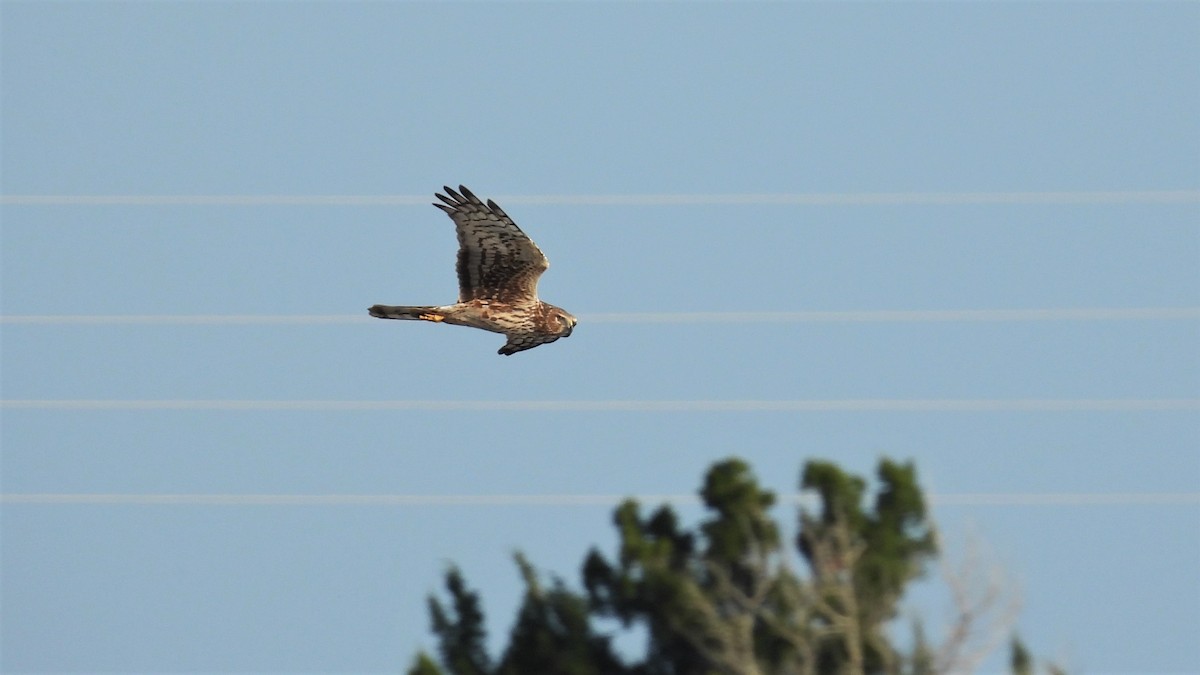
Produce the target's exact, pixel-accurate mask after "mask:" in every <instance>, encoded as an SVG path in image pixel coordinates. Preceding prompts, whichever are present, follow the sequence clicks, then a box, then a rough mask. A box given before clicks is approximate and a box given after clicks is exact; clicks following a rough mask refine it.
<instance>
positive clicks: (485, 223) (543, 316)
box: [367, 185, 578, 356]
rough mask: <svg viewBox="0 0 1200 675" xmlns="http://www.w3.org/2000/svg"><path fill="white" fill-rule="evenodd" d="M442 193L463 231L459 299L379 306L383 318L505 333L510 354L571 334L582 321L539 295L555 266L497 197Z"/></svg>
mask: <svg viewBox="0 0 1200 675" xmlns="http://www.w3.org/2000/svg"><path fill="white" fill-rule="evenodd" d="M445 190H446V194H438V195H437V198H438V199H440V200H441V201H442V203H441V204H437V203H435V204H434V206H436V207H438V208H439V209H441V210H443V211H445V212H446V214H447V215H449V216H450V219H451V220H453V221H454V226H455V230H456V231H457V232H458V267H457V270H458V302H456V303H454V304H453V305H373V306H371V307H370V308H368V309H367V311H368V312H369V313H370V314H371V316H374V317H377V318H380V319H404V320H409V321H432V322H434V323H448V324H451V325H455V326H470V327H472V328H480V329H483V330H486V331H491V332H493V333H503V334H504V336H505V337H506V338H508V341H507V342H505V343H504V346H503V347H501V348H500V352H499V353H500V354H503V355H505V356H507V355H511V354H515V353H517V352H521V351H525V350H527V349H533V348H534V347H537V346H538V345H544V344H548V343H551V342H554V341H555V340H557V339H559V338H564V337H570V335H571V331H572V330H573V329H574V328H575V324H576V323H578V321H577V320H576V319H575V317H574V316H571V313H570V312H568V311H566V310H565V309H563V308H561V307H555V306H554V305H551V304H549V303H546V302H542V301H541V300H539V299H538V296H537V284H538V279H539V278H540V277H541V276H542V272H545V271H546V269H547V268H548V267H550V263H549V261H547V260H546V256H545V255H542V252H541V250H540V249H538V247H537V244H534V243H533V241H532V240H530V239H529V237H527V236H525V233H524V232H522V231H521V228H519V227H517V224H516V223H514V222H513V220H512V218H509V217H508V214H506V213H505V212H504V210H503V209H501V208H500V207H499V206H497V205H496V202H493V201H492V200H490V199H489V200H488V201H487V203H486V204H485V203H484V202H482V201H480V199H479V198H478V197H476V196H475V195H474V194H472V193H471V191H470V190H468V189H467V188H466V187H464V186H462V185H460V186H458V191H455V190H454V189H453V188H450V187H447V188H445Z"/></svg>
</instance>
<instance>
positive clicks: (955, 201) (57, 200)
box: [0, 190, 1200, 206]
mask: <svg viewBox="0 0 1200 675" xmlns="http://www.w3.org/2000/svg"><path fill="white" fill-rule="evenodd" d="M430 199H431V196H430V195H0V205H13V206H415V205H427V204H429V203H430ZM494 199H495V200H496V201H498V202H501V203H503V204H505V205H517V204H524V205H549V206H719V205H729V206H741V205H792V206H874V205H972V204H1192V203H1200V190H1108V191H1059V192H861V193H841V192H829V193H803V192H800V193H774V194H744V193H715V194H647V195H498V196H495V197H494Z"/></svg>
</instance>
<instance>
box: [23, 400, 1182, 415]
mask: <svg viewBox="0 0 1200 675" xmlns="http://www.w3.org/2000/svg"><path fill="white" fill-rule="evenodd" d="M0 408H5V409H9V410H111V411H115V410H137V411H154V410H206V411H251V410H253V411H288V410H300V411H326V412H339V411H381V410H422V411H430V412H456V411H474V412H486V411H506V412H543V413H549V412H648V413H672V412H677V413H733V412H791V413H800V412H935V413H942V412H1170V411H1200V398H1158V399H1144V398H1131V399H1037V398H1027V399H805V400H676V401H652V400H596V401H534V400H518V401H445V400H391V401H369V400H336V401H335V400H324V401H322V400H238V399H202V400H200V399H198V400H186V399H143V400H133V399H6V400H0Z"/></svg>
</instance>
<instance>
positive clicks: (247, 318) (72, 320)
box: [0, 307, 1200, 325]
mask: <svg viewBox="0 0 1200 675" xmlns="http://www.w3.org/2000/svg"><path fill="white" fill-rule="evenodd" d="M1196 319H1200V307H1129V308H1083V309H941V310H938V309H935V310H839V311H810V312H610V313H604V312H598V313H591V314H588V313H585V314H582V315H581V316H580V320H581V321H583V322H586V323H625V324H639V323H948V322H1023V321H1171V320H1196ZM374 321H375V320H374V319H372V318H371V317H368V316H366V315H365V314H294V315H270V314H109V315H105V314H6V315H2V316H0V323H5V324H39V325H55V324H58V325H72V324H74V325H137V324H146V325H155V324H158V325H195V324H210V325H252V324H268V325H270V324H346V323H373V322H374Z"/></svg>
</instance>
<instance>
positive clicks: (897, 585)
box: [408, 459, 1028, 675]
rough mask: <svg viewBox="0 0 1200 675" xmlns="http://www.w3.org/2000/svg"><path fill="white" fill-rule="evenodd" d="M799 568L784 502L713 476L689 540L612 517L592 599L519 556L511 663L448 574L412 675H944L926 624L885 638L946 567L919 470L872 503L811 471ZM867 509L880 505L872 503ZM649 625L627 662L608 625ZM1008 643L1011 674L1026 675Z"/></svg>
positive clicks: (472, 599)
mask: <svg viewBox="0 0 1200 675" xmlns="http://www.w3.org/2000/svg"><path fill="white" fill-rule="evenodd" d="M800 487H801V489H803V490H805V491H808V492H810V493H815V495H816V497H817V503H818V507H817V508H816V509H809V508H803V507H802V508H801V509H800V513H799V534H798V535H797V538H796V540H795V544H796V547H797V549H798V551H799V553H800V561H801V562H802V563H803V565H804V568H805V569H804V571H803V572H800V571H797V570H795V569H793V567H792V564H791V562H790V561H791V560H794V558H791V559H789V557H788V555H787V554H788V551H786V550H785V547H784V543H783V539H782V537H781V534H780V529H779V525H778V523H777V522H776V520H775V519H774V518H773V517H772V516H771V514H770V510H771V508H772V507H773V506H774V505H775V501H776V500H775V495H774V494H772V493H771V492H770V491H767V490H764V489H762V488H761V487H760V486H759V484H758V482H757V480H756V479H755V477H754V475H753V474H752V472H751V470H750V467H749V466H748V465H747V464H746V463H745V462H743V461H741V460H738V459H729V460H726V461H722V462H719V463H717V464H715V465H714V466H713V467H712V468H711V469H710V470H709V471H708V473H707V474H706V476H705V479H704V483H703V486H702V487H701V490H700V497H701V498H702V500H703V502H704V505H705V506H706V507H707V512H708V515H707V517H706V518H705V519H704V520H702V521H701V522H700V523H699V524H698V525H697V526H696V527H695V528H687V527H684V526H683V525H681V523H680V521H679V518H678V517H677V516H676V514H675V512H674V511H673V510H672V509H671V507H670V506H667V505H664V506H660V507H658V508H656V509H654V510H653V511H650V512H649V513H643V511H642V509H641V506H640V505H639V504H638V503H637V502H636V501H634V500H627V501H625V502H624V503H622V504H621V505H620V506H618V507H617V509H616V510H615V512H614V514H613V523H614V525H615V526H616V529H617V533H618V535H619V544H618V547H617V550H616V552H615V554H614V555H613V556H612V557H611V558H610V557H608V556H606V555H605V554H604V553H602V552H601V551H599V550H596V549H593V550H592V551H590V552H589V553H588V554H587V556H586V558H585V560H584V563H583V569H582V577H583V579H582V581H583V592H582V593H578V592H574V591H572V590H570V589H569V588H568V587H567V586H566V584H565V583H564V582H563V581H562V580H561V579H558V578H551V579H550V581H549V583H544V582H543V580H542V579H541V578H540V577H539V575H538V573H537V571H536V570H535V569H534V567H533V566H532V565H531V564H530V563H529V562H528V561H527V560H526V559H525V558H524V557H523V556H521V555H520V554H518V555H517V557H516V563H517V567H518V569H519V571H520V574H521V577H522V579H523V580H524V583H525V596H524V599H523V601H522V604H521V607H520V609H519V611H518V614H517V617H516V621H515V623H514V625H513V628H512V630H511V632H510V635H509V640H508V644H507V646H506V647H505V649H504V650H503V654H502V655H501V657H500V658H499V660H498V661H497V662H495V663H493V662H492V659H491V658H490V657H489V656H488V654H487V652H486V649H485V647H484V638H485V634H484V628H483V612H482V610H481V608H480V605H479V597H478V595H477V594H476V593H474V592H472V591H470V590H468V589H467V587H466V584H465V582H464V581H463V579H462V576H461V574H460V573H459V572H458V570H457V569H454V568H452V569H450V570H449V571H448V572H447V574H446V590H447V592H448V593H449V596H450V602H449V605H450V607H449V608H447V607H445V606H443V605H442V603H441V602H440V601H439V600H437V599H436V598H430V601H429V609H430V616H431V620H432V624H433V631H434V633H435V634H436V636H437V638H438V644H439V650H438V653H439V656H440V657H441V663H440V665H439V664H437V663H434V662H433V661H432V660H431V659H430V658H429V657H428V656H426V655H423V654H422V655H420V656H418V658H417V659H416V660H415V661H414V663H413V665H412V667H411V668H410V669H409V671H408V673H409V675H445V674H446V673H448V674H449V675H525V674H530V673H537V674H545V675H558V674H561V675H826V674H830V675H834V674H837V675H935V674H936V673H937V672H938V671H937V667H936V665H935V664H936V662H937V661H936V658H935V651H936V650H935V649H934V647H933V646H932V645H931V644H930V643H929V642H928V641H927V639H926V637H925V633H924V629H923V627H922V626H921V624H920V623H919V622H917V623H916V624H915V625H914V627H913V630H914V640H913V645H912V646H911V647H910V648H908V649H907V650H901V649H900V648H899V647H897V646H896V645H895V644H893V642H892V640H891V639H890V638H889V635H888V632H887V627H888V625H889V623H891V622H893V620H894V619H895V617H896V616H897V614H898V611H899V607H900V603H901V601H902V599H903V595H904V590H905V588H906V586H907V585H908V584H909V583H910V582H911V581H913V580H914V579H916V578H918V577H920V576H921V575H922V574H923V573H924V571H925V568H926V566H927V564H928V563H929V562H930V561H931V560H933V559H934V558H935V557H936V555H937V544H936V541H937V540H936V537H935V532H934V529H933V525H932V523H930V522H929V520H928V518H927V512H926V508H925V502H924V497H923V494H922V492H921V489H920V487H919V485H918V483H917V475H916V470H915V468H914V467H913V465H912V464H911V463H907V464H903V463H896V462H892V461H890V460H887V459H884V460H882V461H881V462H880V464H879V467H878V472H877V484H876V489H875V491H874V494H873V495H868V486H867V483H866V481H864V480H863V479H862V478H860V477H857V476H853V475H850V474H847V473H845V472H843V471H842V470H841V469H839V468H838V467H837V466H835V465H834V464H832V463H829V462H818V461H813V462H809V463H808V464H806V465H805V467H804V470H803V472H802V475H801V480H800ZM869 497H870V500H869V503H868V498H869ZM601 619H608V620H610V621H609V623H610V624H611V623H612V620H616V622H618V623H619V624H620V625H622V626H624V627H626V628H629V627H633V626H639V627H641V628H643V629H644V630H645V631H646V633H647V635H648V639H647V646H646V651H645V653H644V654H641V655H639V656H638V658H636V659H633V660H622V658H621V657H620V656H618V655H617V654H616V652H615V650H614V649H613V647H612V645H611V642H610V641H611V637H612V636H610V635H606V634H604V633H602V632H601V631H600V630H599V629H597V627H596V626H597V625H598V624H599V623H600V621H599V620H601ZM1023 650H1024V647H1023V646H1021V645H1020V644H1019V643H1016V642H1014V644H1013V662H1012V663H1013V670H1014V673H1018V674H1019V675H1026V673H1028V671H1020V670H1018V667H1017V666H1018V654H1023V656H1021V657H1020V658H1024V659H1026V661H1025V662H1028V653H1027V652H1024V651H1023Z"/></svg>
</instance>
